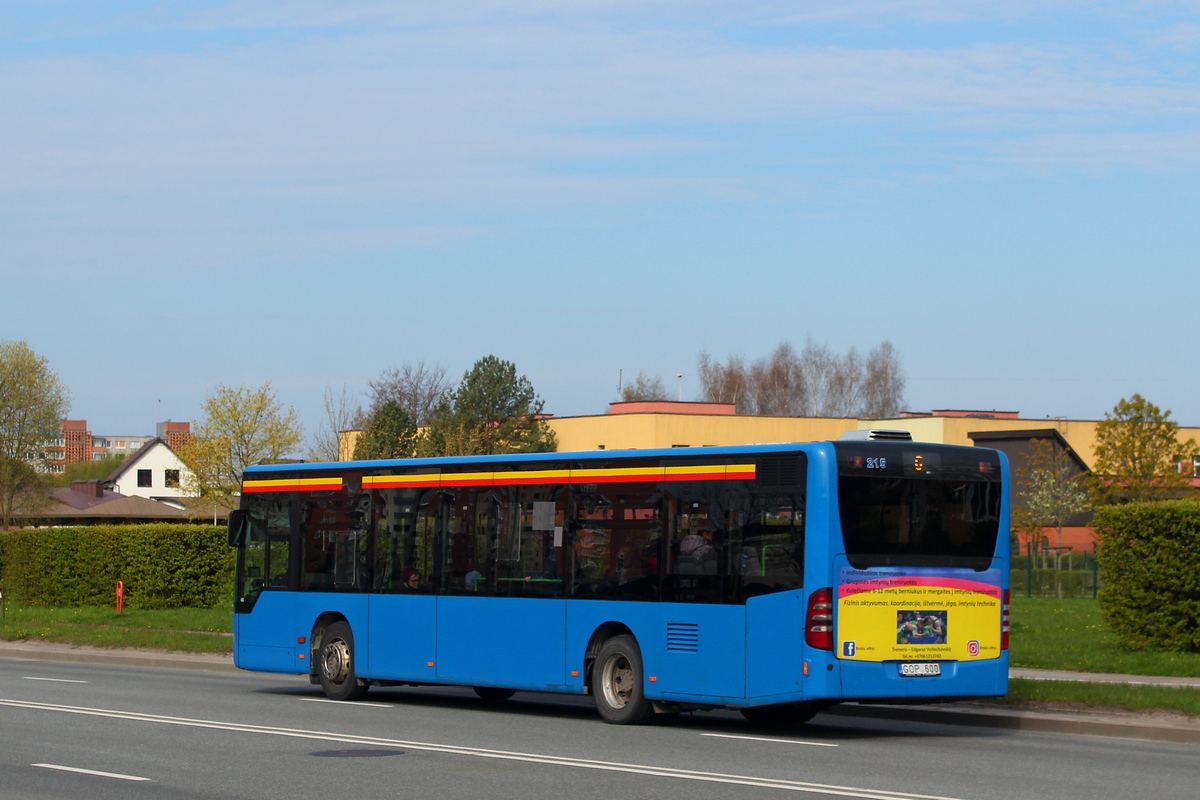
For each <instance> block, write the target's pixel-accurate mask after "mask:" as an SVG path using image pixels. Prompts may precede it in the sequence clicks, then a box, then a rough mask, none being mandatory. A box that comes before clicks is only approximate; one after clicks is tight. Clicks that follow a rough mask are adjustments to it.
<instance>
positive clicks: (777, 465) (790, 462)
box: [757, 455, 800, 486]
mask: <svg viewBox="0 0 1200 800" xmlns="http://www.w3.org/2000/svg"><path fill="white" fill-rule="evenodd" d="M757 477H758V483H759V485H760V486H795V485H796V484H797V483H799V482H800V459H799V458H798V457H796V456H794V455H788V456H763V457H762V459H761V460H760V461H759V462H758V475H757Z"/></svg>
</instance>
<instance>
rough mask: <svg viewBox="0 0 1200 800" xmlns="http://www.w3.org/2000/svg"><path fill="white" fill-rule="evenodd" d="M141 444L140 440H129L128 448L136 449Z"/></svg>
mask: <svg viewBox="0 0 1200 800" xmlns="http://www.w3.org/2000/svg"><path fill="white" fill-rule="evenodd" d="M141 446H142V443H141V442H130V443H129V449H130V450H137V449H138V448H139V447H141Z"/></svg>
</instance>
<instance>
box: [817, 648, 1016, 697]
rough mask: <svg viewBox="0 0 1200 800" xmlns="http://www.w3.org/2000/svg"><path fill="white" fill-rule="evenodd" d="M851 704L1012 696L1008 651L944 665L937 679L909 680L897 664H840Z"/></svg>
mask: <svg viewBox="0 0 1200 800" xmlns="http://www.w3.org/2000/svg"><path fill="white" fill-rule="evenodd" d="M839 665H840V668H841V672H842V691H843V693H844V695H845V698H846V699H847V700H857V699H871V698H890V699H901V698H905V697H911V698H914V699H916V698H935V697H979V696H990V695H1002V694H1007V693H1008V651H1007V650H1005V651H1004V653H1003V655H1001V656H1000V658H994V659H988V660H986V661H943V662H941V665H942V674H941V675H940V676H937V677H923V678H905V677H902V676H901V675H900V669H899V667H898V666H897V662H895V661H884V662H863V661H845V660H842V661H840V662H839Z"/></svg>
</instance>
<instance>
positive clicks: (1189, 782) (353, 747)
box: [0, 660, 1200, 800]
mask: <svg viewBox="0 0 1200 800" xmlns="http://www.w3.org/2000/svg"><path fill="white" fill-rule="evenodd" d="M1198 779H1200V747H1197V746H1196V745H1188V744H1170V743H1156V742H1144V741H1134V740H1123V739H1108V738H1099V737H1090V736H1072V735H1064V734H1041V733H1026V732H1010V731H998V730H986V729H980V728H969V727H955V726H943V725H932V724H913V723H906V722H889V721H883V720H867V719H854V718H843V717H833V716H818V717H817V719H816V720H815V721H814V722H813V723H811V724H809V725H807V726H804V727H803V728H800V729H797V730H795V731H791V732H788V733H780V732H777V731H771V730H765V729H761V728H754V727H752V726H750V725H749V724H748V723H746V722H744V721H743V720H742V719H741V717H740V716H738V715H736V714H732V713H726V712H712V713H704V714H695V715H683V716H682V717H680V718H677V719H674V720H671V721H669V722H665V723H662V724H657V725H653V726H647V727H640V728H625V727H618V726H612V725H606V724H604V723H602V722H600V721H599V719H598V717H597V716H596V714H595V711H594V710H593V709H592V708H591V706H590V704H589V703H588V702H587V701H586V700H585V699H582V698H564V697H558V696H547V695H536V694H518V695H517V696H516V697H514V698H513V699H512V700H509V701H507V702H506V703H503V704H500V705H495V706H487V705H485V704H483V703H482V702H481V701H479V700H478V699H477V698H475V696H474V694H473V693H471V692H470V691H469V690H460V689H444V688H422V689H390V690H380V689H378V688H375V689H372V690H371V692H370V693H369V694H368V695H367V697H366V699H365V700H363V701H361V702H358V703H330V702H326V701H324V700H323V699H322V696H321V694H320V692H319V690H318V689H317V688H316V687H313V686H310V685H309V683H308V682H307V680H305V679H298V678H292V677H286V676H260V675H252V674H222V673H202V672H192V671H187V670H161V669H153V668H131V667H119V666H111V665H102V664H70V663H52V662H34V661H29V662H21V661H9V660H0V798H2V799H3V800H29V799H31V798H38V800H41V799H42V798H54V800H76V799H77V798H78V799H80V800H83V799H84V798H86V800H106V799H107V798H121V800H127V799H128V798H143V797H144V798H166V799H168V800H172V799H174V798H180V799H183V798H187V800H199V799H200V798H203V799H204V800H215V799H216V798H254V799H255V800H275V799H276V798H279V799H280V800H282V799H283V798H287V800H296V798H327V797H332V798H339V800H340V799H341V798H347V799H350V798H353V799H354V800H358V799H359V798H362V799H363V800H366V799H368V798H408V797H412V798H460V797H461V798H486V800H509V799H510V798H511V800H538V799H539V798H547V799H548V800H549V799H553V800H563V798H572V799H574V798H606V799H611V798H618V797H629V798H689V800H691V799H693V798H695V799H698V800H704V799H706V798H713V800H717V799H718V798H721V799H722V800H723V799H724V798H728V797H731V796H733V797H738V798H778V797H786V796H805V797H814V798H834V797H838V798H847V797H849V798H874V799H876V800H905V799H906V798H930V797H936V798H952V799H958V798H961V799H962V800H971V799H976V798H977V799H978V800H988V799H990V798H1013V799H1014V800H1015V799H1016V798H1020V800H1028V798H1056V799H1057V798H1062V799H1063V800H1073V799H1074V798H1080V799H1081V800H1083V799H1086V800H1100V798H1122V800H1124V798H1138V800H1152V799H1153V798H1188V800H1194V798H1196V797H1197V796H1198V794H1200V790H1198V789H1197V786H1198V785H1200V780H1198Z"/></svg>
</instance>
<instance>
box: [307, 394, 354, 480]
mask: <svg viewBox="0 0 1200 800" xmlns="http://www.w3.org/2000/svg"><path fill="white" fill-rule="evenodd" d="M325 420H326V424H325V426H324V427H322V428H320V429H318V431H317V432H316V433H315V434H314V435H313V440H312V444H311V445H310V446H309V449H308V460H309V461H339V460H341V455H342V454H341V445H340V440H339V438H338V434H339V433H341V432H342V431H353V430H361V429H362V428H363V427H364V426H365V424H366V414H364V413H363V409H362V405H361V404H359V403H358V401H356V400H355V399H354V398H353V397H352V396H351V394H350V392H349V390H348V389H346V387H345V386H343V387H342V390H341V391H340V392H338V393H337V394H335V393H334V391H333V389H330V388H326V389H325ZM347 456H349V454H347Z"/></svg>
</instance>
